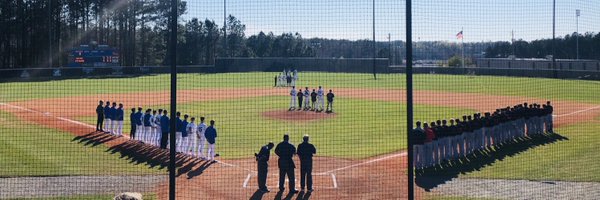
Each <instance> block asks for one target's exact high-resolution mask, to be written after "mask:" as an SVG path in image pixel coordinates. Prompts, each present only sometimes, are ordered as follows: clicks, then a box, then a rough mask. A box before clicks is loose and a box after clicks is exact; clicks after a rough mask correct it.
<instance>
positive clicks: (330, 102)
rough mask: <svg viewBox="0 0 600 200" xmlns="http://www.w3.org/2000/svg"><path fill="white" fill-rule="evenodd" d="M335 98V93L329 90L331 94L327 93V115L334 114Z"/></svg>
mask: <svg viewBox="0 0 600 200" xmlns="http://www.w3.org/2000/svg"><path fill="white" fill-rule="evenodd" d="M334 97H335V95H334V94H333V92H332V91H331V90H329V93H327V107H326V108H325V112H326V113H332V112H333V98H334Z"/></svg>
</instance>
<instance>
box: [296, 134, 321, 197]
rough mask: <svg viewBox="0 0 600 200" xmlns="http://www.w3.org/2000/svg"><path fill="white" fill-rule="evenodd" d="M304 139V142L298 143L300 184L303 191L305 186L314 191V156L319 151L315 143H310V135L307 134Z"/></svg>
mask: <svg viewBox="0 0 600 200" xmlns="http://www.w3.org/2000/svg"><path fill="white" fill-rule="evenodd" d="M302 140H303V141H302V143H300V144H299V145H298V157H299V158H300V186H301V187H302V190H303V191H304V186H307V189H308V191H309V192H312V191H313V187H312V186H313V182H312V166H313V160H312V157H313V155H314V154H315V153H317V149H315V146H314V145H312V144H311V143H308V135H305V136H304V137H303V138H302ZM305 183H306V184H305Z"/></svg>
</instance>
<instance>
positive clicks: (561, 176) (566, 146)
mask: <svg viewBox="0 0 600 200" xmlns="http://www.w3.org/2000/svg"><path fill="white" fill-rule="evenodd" d="M599 130H600V123H598V121H595V122H588V123H580V124H577V125H572V126H568V127H564V128H559V129H557V130H556V131H557V132H558V133H559V134H560V135H562V136H564V137H567V138H569V139H568V140H563V141H558V142H556V143H553V144H550V145H545V146H539V147H537V148H534V149H530V150H528V151H525V152H523V153H521V154H518V155H515V156H514V157H507V158H506V159H505V160H503V161H499V162H496V163H494V164H493V165H492V166H486V167H484V168H482V170H481V171H476V172H473V173H469V174H467V175H464V176H463V177H467V178H493V179H526V180H539V181H546V180H555V181H586V182H589V181H593V182H600V164H599V162H600V154H598V153H597V152H598V147H600V134H598V133H599Z"/></svg>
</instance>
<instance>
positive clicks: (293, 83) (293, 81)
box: [292, 70, 298, 86]
mask: <svg viewBox="0 0 600 200" xmlns="http://www.w3.org/2000/svg"><path fill="white" fill-rule="evenodd" d="M292 74H293V76H292V86H296V81H298V71H296V70H294V73H292Z"/></svg>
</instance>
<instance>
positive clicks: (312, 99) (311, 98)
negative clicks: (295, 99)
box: [310, 89, 317, 111]
mask: <svg viewBox="0 0 600 200" xmlns="http://www.w3.org/2000/svg"><path fill="white" fill-rule="evenodd" d="M310 100H311V103H312V106H311V108H312V109H310V110H311V111H315V110H316V107H315V102H317V92H315V89H313V91H312V93H310Z"/></svg>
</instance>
